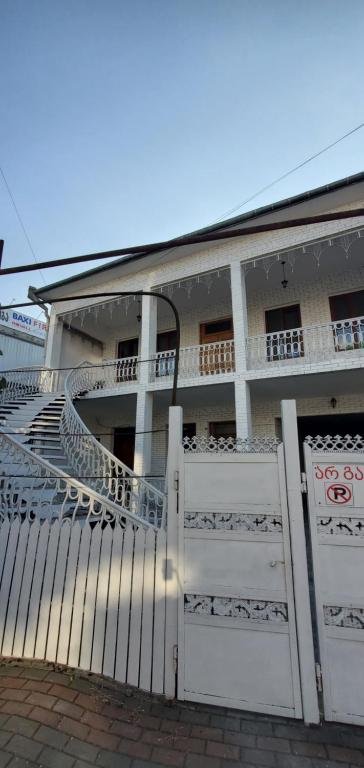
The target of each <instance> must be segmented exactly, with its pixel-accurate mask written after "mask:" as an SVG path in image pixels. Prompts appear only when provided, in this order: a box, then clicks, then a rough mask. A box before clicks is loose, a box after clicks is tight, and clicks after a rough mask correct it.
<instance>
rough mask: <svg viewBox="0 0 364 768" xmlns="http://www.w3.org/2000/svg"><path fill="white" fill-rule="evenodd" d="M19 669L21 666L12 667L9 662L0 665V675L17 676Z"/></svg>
mask: <svg viewBox="0 0 364 768" xmlns="http://www.w3.org/2000/svg"><path fill="white" fill-rule="evenodd" d="M21 671H22V668H21V667H13V666H11V664H1V665H0V677H19V675H20V673H21Z"/></svg>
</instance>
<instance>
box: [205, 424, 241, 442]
mask: <svg viewBox="0 0 364 768" xmlns="http://www.w3.org/2000/svg"><path fill="white" fill-rule="evenodd" d="M209 432H210V435H213V437H217V438H219V437H234V438H235V437H236V422H235V421H210V425H209Z"/></svg>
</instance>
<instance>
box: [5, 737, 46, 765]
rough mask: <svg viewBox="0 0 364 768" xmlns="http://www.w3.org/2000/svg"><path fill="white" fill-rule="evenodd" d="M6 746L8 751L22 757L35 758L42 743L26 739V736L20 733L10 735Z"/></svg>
mask: <svg viewBox="0 0 364 768" xmlns="http://www.w3.org/2000/svg"><path fill="white" fill-rule="evenodd" d="M6 747H7V750H8V751H9V752H13V753H14V754H15V755H19V757H24V758H25V759H26V760H35V759H36V758H37V757H38V755H39V753H40V752H41V751H42V749H43V746H42V744H39V742H37V741H33V739H28V737H27V736H22V735H21V734H20V733H16V734H15V735H14V736H12V737H11V739H10V741H9V742H8V743H7V745H6Z"/></svg>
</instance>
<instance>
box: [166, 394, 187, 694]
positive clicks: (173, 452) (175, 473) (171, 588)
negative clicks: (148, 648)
mask: <svg viewBox="0 0 364 768" xmlns="http://www.w3.org/2000/svg"><path fill="white" fill-rule="evenodd" d="M182 418H183V411H182V408H181V407H180V406H173V407H171V408H169V424H168V458H167V494H168V497H167V553H166V568H165V578H166V635H165V661H164V688H165V694H166V696H167V697H169V698H174V697H175V695H176V668H175V662H176V656H175V649H177V630H178V626H177V623H178V481H179V468H180V453H181V448H182Z"/></svg>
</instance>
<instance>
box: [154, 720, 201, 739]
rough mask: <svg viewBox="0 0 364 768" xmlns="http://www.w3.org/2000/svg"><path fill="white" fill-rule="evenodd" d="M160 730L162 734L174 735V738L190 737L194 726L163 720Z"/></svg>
mask: <svg viewBox="0 0 364 768" xmlns="http://www.w3.org/2000/svg"><path fill="white" fill-rule="evenodd" d="M198 727H199V726H198ZM160 730H161V731H162V733H172V734H173V735H174V736H190V735H191V730H192V725H190V724H189V723H180V722H178V721H176V720H162V722H161V726H160Z"/></svg>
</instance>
